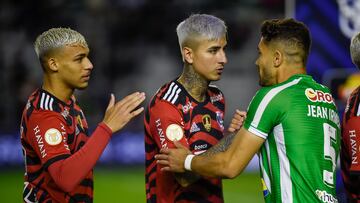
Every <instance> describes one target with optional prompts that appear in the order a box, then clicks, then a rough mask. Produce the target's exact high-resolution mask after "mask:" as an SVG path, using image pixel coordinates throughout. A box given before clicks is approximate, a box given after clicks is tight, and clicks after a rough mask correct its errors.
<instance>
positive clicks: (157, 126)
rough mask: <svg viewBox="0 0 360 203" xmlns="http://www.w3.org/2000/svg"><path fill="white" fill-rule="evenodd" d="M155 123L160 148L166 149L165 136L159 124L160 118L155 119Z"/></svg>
mask: <svg viewBox="0 0 360 203" xmlns="http://www.w3.org/2000/svg"><path fill="white" fill-rule="evenodd" d="M155 125H156V129H157V131H158V135H159V138H160V144H161V148H163V149H167V148H168V146H167V143H166V139H165V136H164V131H163V129H162V126H161V120H160V118H159V119H157V120H155Z"/></svg>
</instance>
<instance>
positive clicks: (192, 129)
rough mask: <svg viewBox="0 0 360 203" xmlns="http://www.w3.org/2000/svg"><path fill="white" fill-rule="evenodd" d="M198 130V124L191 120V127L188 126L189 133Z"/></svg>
mask: <svg viewBox="0 0 360 203" xmlns="http://www.w3.org/2000/svg"><path fill="white" fill-rule="evenodd" d="M198 131H200V128H199V126H198V125H196V123H195V122H193V123H192V125H191V128H190V133H195V132H198Z"/></svg>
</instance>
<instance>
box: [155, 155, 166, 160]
mask: <svg viewBox="0 0 360 203" xmlns="http://www.w3.org/2000/svg"><path fill="white" fill-rule="evenodd" d="M168 158H169V156H168V155H166V154H157V155H155V159H156V160H168Z"/></svg>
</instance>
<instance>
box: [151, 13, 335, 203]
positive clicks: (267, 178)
mask: <svg viewBox="0 0 360 203" xmlns="http://www.w3.org/2000/svg"><path fill="white" fill-rule="evenodd" d="M310 44H311V39H310V34H309V31H308V29H307V27H306V26H305V25H304V24H303V23H301V22H298V21H296V20H293V19H283V20H277V19H275V20H267V21H265V22H264V23H263V25H262V27H261V40H260V42H259V45H258V51H259V57H258V59H257V60H256V65H257V67H258V71H259V76H260V85H261V86H263V87H262V88H261V89H260V90H259V91H258V92H257V93H256V95H255V96H254V98H253V99H252V101H251V103H250V105H249V108H248V113H247V118H246V120H245V123H244V125H243V128H241V129H240V130H239V132H237V134H236V135H228V136H227V137H225V138H224V139H222V140H221V141H220V142H219V143H218V144H217V145H215V146H214V147H212V148H210V149H209V150H208V151H207V152H205V153H203V154H201V155H198V156H194V155H192V154H190V153H189V151H187V150H186V148H184V147H183V146H182V145H181V144H179V143H176V146H177V147H178V149H168V150H162V153H163V154H161V155H157V157H156V159H158V160H159V161H158V163H160V164H163V165H165V166H164V167H163V168H162V170H163V171H174V172H184V171H185V169H186V170H192V171H194V172H196V173H199V174H201V175H205V176H212V177H218V176H220V177H226V178H233V177H236V176H237V175H239V174H240V173H241V172H242V170H243V169H244V168H245V167H246V165H247V164H248V162H249V161H250V160H251V158H252V157H253V156H254V155H255V154H256V153H258V154H259V158H260V168H261V172H260V173H261V176H262V179H261V180H262V183H263V188H264V198H265V201H266V202H286V203H288V202H294V203H296V202H301V203H303V202H311V203H313V202H327V203H330V202H338V200H337V198H336V193H335V184H336V175H335V169H336V163H337V159H338V154H339V146H340V128H339V117H338V112H337V109H336V106H335V104H334V101H333V98H332V96H331V94H330V91H329V89H328V88H327V87H325V86H323V85H321V84H318V83H316V82H315V81H314V80H313V79H312V77H311V76H309V75H306V68H305V66H306V61H307V57H308V53H309V50H310Z"/></svg>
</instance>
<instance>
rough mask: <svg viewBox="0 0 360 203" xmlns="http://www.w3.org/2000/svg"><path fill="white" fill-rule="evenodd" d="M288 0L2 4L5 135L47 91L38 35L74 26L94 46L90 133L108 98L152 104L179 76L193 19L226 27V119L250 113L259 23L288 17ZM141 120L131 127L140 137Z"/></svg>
mask: <svg viewBox="0 0 360 203" xmlns="http://www.w3.org/2000/svg"><path fill="white" fill-rule="evenodd" d="M284 4H285V3H284V0H255V1H254V0H230V1H216V0H196V1H194V0H157V1H151V0H106V1H103V0H78V1H70V0H46V1H45V0H38V1H25V0H24V1H20V0H2V1H1V2H0V70H1V74H0V87H1V88H0V97H1V99H2V104H1V105H0V112H1V117H0V136H1V134H4V133H17V132H18V126H19V122H20V117H21V112H22V110H23V107H24V105H25V103H26V99H27V97H28V95H29V94H30V93H31V92H32V91H34V90H35V88H37V87H39V86H40V85H41V83H40V81H41V79H42V78H41V71H42V70H41V67H40V64H39V62H38V60H37V58H36V55H35V51H34V49H33V42H34V40H35V38H36V36H37V35H39V34H40V33H42V32H43V31H45V30H47V29H49V28H51V27H70V28H72V29H75V30H77V31H79V32H80V33H82V34H83V35H84V36H85V38H86V39H87V41H88V44H89V45H90V49H91V52H90V59H91V60H92V62H93V64H94V67H95V69H94V71H93V73H92V76H91V81H90V86H89V87H88V88H87V89H86V90H84V91H78V92H76V94H77V95H78V99H79V100H80V102H81V104H82V105H83V106H82V108H83V110H84V111H85V114H86V115H87V119H88V122H89V124H90V127H91V126H93V127H94V125H95V124H96V123H97V122H99V121H101V120H102V117H103V115H102V112H104V109H105V108H106V105H107V102H108V100H109V97H110V93H111V92H114V93H115V95H116V96H117V97H118V98H122V97H123V96H125V95H126V94H128V93H130V92H133V91H136V90H141V91H145V92H146V94H147V99H148V100H149V99H150V97H151V96H152V95H153V94H154V93H155V92H156V90H157V88H158V87H159V86H160V85H161V84H163V83H164V82H166V81H169V80H171V79H173V78H175V77H176V76H177V75H179V74H180V73H181V71H182V62H181V57H180V53H179V50H180V49H179V46H178V42H177V37H176V33H175V28H176V26H177V24H178V23H179V22H181V21H182V20H183V19H184V18H186V17H187V16H188V15H189V14H191V13H208V14H213V15H215V16H218V17H220V18H222V19H224V21H225V22H226V23H227V26H228V29H229V30H228V48H227V57H228V61H229V62H228V64H227V65H226V66H225V72H224V75H223V77H222V80H221V81H219V82H218V83H217V85H219V86H220V88H221V89H222V90H223V92H224V94H225V96H226V98H227V105H228V106H227V109H226V112H227V113H226V114H227V115H226V120H225V122H229V119H230V117H231V114H232V113H233V112H234V110H235V108H241V109H246V107H247V104H248V103H249V101H250V100H251V97H252V95H253V94H254V93H255V91H256V90H257V89H258V82H257V81H258V76H257V73H256V67H255V65H254V62H255V58H256V54H257V51H256V46H257V43H258V37H259V27H260V23H261V22H262V21H263V20H264V19H266V18H270V17H271V18H276V17H284V15H285V5H284ZM142 128H143V125H142V118H141V117H140V118H138V119H137V120H136V121H134V122H132V123H131V124H130V125H129V126H128V130H129V131H137V132H139V131H141V130H142Z"/></svg>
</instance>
